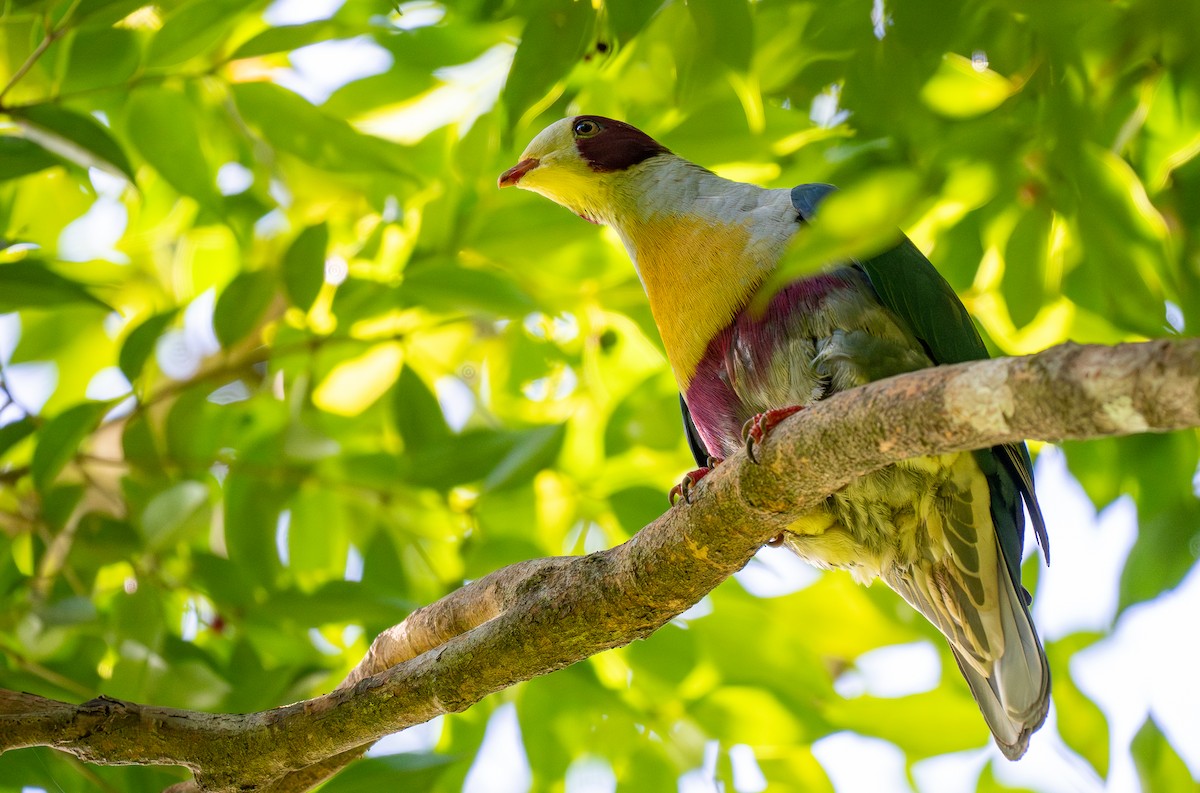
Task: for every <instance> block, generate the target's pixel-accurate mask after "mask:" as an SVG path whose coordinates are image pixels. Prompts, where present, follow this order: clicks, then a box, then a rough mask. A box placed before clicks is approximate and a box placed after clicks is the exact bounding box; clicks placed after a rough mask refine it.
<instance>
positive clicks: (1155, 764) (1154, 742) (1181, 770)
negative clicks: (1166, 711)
mask: <svg viewBox="0 0 1200 793" xmlns="http://www.w3.org/2000/svg"><path fill="white" fill-rule="evenodd" d="M1129 748H1130V750H1131V751H1132V752H1133V763H1134V766H1135V767H1136V768H1137V774H1138V779H1139V780H1141V783H1142V790H1144V791H1147V793H1150V792H1151V791H1153V792H1154V793H1157V791H1160V790H1161V791H1169V790H1170V791H1173V790H1195V789H1196V780H1195V779H1194V778H1193V777H1192V774H1191V772H1190V771H1189V770H1188V767H1187V765H1186V764H1185V763H1184V762H1183V760H1181V759H1179V755H1178V754H1177V753H1176V752H1175V750H1174V749H1173V748H1172V747H1171V744H1170V743H1168V741H1167V737H1166V736H1165V735H1163V733H1162V730H1160V729H1159V727H1158V725H1157V724H1156V723H1155V722H1154V717H1153V716H1147V717H1146V721H1145V723H1144V724H1143V725H1142V728H1141V729H1140V730H1138V733H1137V735H1135V736H1134V737H1133V744H1132V745H1131V746H1130V747H1129Z"/></svg>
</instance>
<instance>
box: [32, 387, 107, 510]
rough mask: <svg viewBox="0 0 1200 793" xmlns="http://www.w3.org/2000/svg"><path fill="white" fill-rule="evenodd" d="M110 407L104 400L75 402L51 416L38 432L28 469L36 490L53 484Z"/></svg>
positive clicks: (43, 489)
mask: <svg viewBox="0 0 1200 793" xmlns="http://www.w3.org/2000/svg"><path fill="white" fill-rule="evenodd" d="M110 407H111V406H110V405H109V404H108V403H105V402H85V403H83V404H80V405H75V406H74V407H71V408H67V409H66V410H64V411H63V412H62V413H59V414H58V415H57V416H55V417H54V418H52V419H50V421H48V422H47V423H46V426H45V427H43V428H42V429H41V430H40V431H39V432H38V443H37V446H36V447H35V448H34V450H33V462H32V463H31V472H32V474H33V483H34V484H35V485H36V486H37V488H38V489H39V490H42V491H45V490H46V489H48V488H49V487H50V485H52V484H53V483H54V480H55V478H57V477H58V474H59V472H61V471H62V469H63V468H64V467H65V466H66V464H67V463H68V462H70V461H71V458H73V457H74V456H75V454H76V452H78V451H79V446H80V444H81V443H82V442H83V440H84V438H86V437H87V436H88V435H89V434H91V432H92V431H93V430H95V429H96V425H97V424H98V423H99V421H100V419H101V417H102V416H104V414H105V413H106V412H107V411H108V409H109V408H110Z"/></svg>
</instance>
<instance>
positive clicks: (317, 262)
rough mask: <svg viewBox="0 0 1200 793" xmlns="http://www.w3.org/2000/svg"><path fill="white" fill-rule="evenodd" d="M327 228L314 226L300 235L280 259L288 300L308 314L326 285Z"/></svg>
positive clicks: (321, 224)
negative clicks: (281, 260)
mask: <svg viewBox="0 0 1200 793" xmlns="http://www.w3.org/2000/svg"><path fill="white" fill-rule="evenodd" d="M328 247H329V224H328V223H317V224H314V225H312V226H309V227H307V228H305V229H304V230H303V231H301V232H300V233H299V234H298V235H297V236H296V239H295V240H293V241H292V244H291V245H290V246H288V249H287V253H285V254H284V255H283V285H284V287H285V288H286V289H287V293H288V299H290V300H291V301H292V305H294V306H296V307H297V308H299V309H301V310H303V311H308V310H309V309H310V308H311V307H312V304H313V301H314V300H316V299H317V295H318V294H320V292H321V286H322V285H323V284H324V283H325V249H326V248H328Z"/></svg>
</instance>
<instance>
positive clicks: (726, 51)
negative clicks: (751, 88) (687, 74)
mask: <svg viewBox="0 0 1200 793" xmlns="http://www.w3.org/2000/svg"><path fill="white" fill-rule="evenodd" d="M648 5H650V6H651V7H653V4H648ZM687 7H688V11H689V12H690V13H691V15H692V20H693V21H694V22H695V23H696V30H697V32H698V33H699V38H700V42H699V43H700V48H701V51H702V52H704V53H705V54H706V55H712V56H714V57H716V58H717V59H718V60H721V61H724V62H725V64H727V65H728V66H729V67H730V68H732V69H735V70H736V71H739V72H744V71H746V70H747V69H749V68H750V57H751V54H752V52H753V49H754V26H753V23H752V21H751V18H750V4H749V3H747V2H746V0H690V2H689V3H688V4H687Z"/></svg>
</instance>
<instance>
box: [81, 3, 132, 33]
mask: <svg viewBox="0 0 1200 793" xmlns="http://www.w3.org/2000/svg"><path fill="white" fill-rule="evenodd" d="M144 5H145V3H144V2H142V0H80V3H79V5H78V6H77V7H76V9H75V15H74V16H73V17H72V19H74V21H75V22H84V21H86V22H88V24H90V25H95V26H98V27H105V28H107V27H110V26H112V25H113V24H115V23H117V22H120V21H121V20H122V19H124V18H125V17H127V16H129V15H130V14H132V13H133V12H134V11H136V10H138V9H139V8H141V7H142V6H144Z"/></svg>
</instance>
